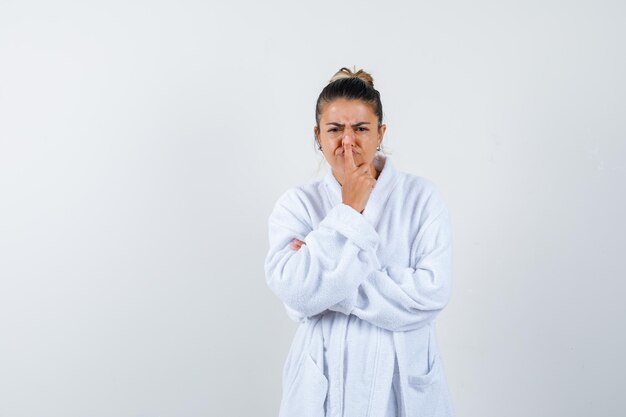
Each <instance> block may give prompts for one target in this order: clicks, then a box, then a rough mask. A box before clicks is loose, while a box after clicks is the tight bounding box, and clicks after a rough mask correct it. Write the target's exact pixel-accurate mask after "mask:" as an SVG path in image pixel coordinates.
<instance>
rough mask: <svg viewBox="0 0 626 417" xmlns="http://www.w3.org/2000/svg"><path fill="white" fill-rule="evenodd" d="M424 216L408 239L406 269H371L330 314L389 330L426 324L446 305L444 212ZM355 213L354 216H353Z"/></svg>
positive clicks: (448, 256)
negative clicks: (339, 313) (410, 240)
mask: <svg viewBox="0 0 626 417" xmlns="http://www.w3.org/2000/svg"><path fill="white" fill-rule="evenodd" d="M438 207H439V209H438V210H437V211H433V214H432V215H429V216H427V218H426V220H425V221H424V223H423V224H422V226H421V227H420V228H419V230H418V232H417V233H416V236H415V237H414V239H413V244H412V247H411V265H410V266H396V265H381V264H380V262H378V259H375V257H376V254H375V253H372V252H366V254H367V256H371V257H373V258H374V259H372V261H373V262H374V264H375V265H376V266H375V268H374V269H373V270H372V271H370V272H369V273H368V275H367V277H366V279H365V281H364V282H363V283H362V284H360V286H359V287H358V288H357V290H356V291H355V292H354V293H353V294H352V295H351V296H350V297H347V298H346V299H345V300H342V301H341V302H339V303H338V304H337V305H336V306H333V307H331V310H335V311H342V312H346V311H347V312H348V313H349V314H354V315H356V316H358V317H360V318H361V319H363V320H365V321H368V322H370V323H372V324H374V325H376V326H378V327H381V328H384V329H387V330H391V331H408V330H414V329H417V328H420V327H422V326H424V325H425V324H427V323H429V322H431V321H432V320H433V319H434V318H435V317H436V316H437V314H438V313H439V312H441V310H443V308H444V307H445V306H446V305H447V304H448V301H449V299H450V295H451V286H452V232H451V226H450V217H449V212H448V210H447V208H446V207H445V206H444V205H443V203H442V202H441V201H439V203H438ZM355 213H356V212H355Z"/></svg>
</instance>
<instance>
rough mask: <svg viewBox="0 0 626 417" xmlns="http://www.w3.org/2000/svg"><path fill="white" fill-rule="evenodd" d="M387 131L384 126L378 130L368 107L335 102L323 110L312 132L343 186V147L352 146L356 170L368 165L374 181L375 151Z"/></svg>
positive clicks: (348, 101) (343, 101) (371, 111)
mask: <svg viewBox="0 0 626 417" xmlns="http://www.w3.org/2000/svg"><path fill="white" fill-rule="evenodd" d="M386 129H387V127H386V126H385V125H381V126H380V127H378V117H377V116H376V114H375V113H374V111H373V109H372V107H371V106H370V105H369V104H368V103H364V102H362V101H360V100H347V99H337V100H334V101H331V102H330V103H327V104H326V105H325V106H323V107H322V112H321V115H320V122H319V129H318V127H317V126H316V127H314V129H313V131H314V133H315V136H316V137H317V140H318V142H319V144H320V145H321V146H322V152H323V153H324V157H325V158H326V161H328V163H329V164H330V166H331V168H332V170H333V173H334V174H335V177H336V178H337V179H338V180H339V182H340V183H342V184H343V178H344V172H343V171H344V159H343V145H344V144H349V145H352V154H353V156H354V161H355V163H356V164H357V166H358V165H361V164H363V163H366V164H368V165H370V166H371V170H370V172H371V174H372V176H373V177H374V176H375V175H376V172H375V170H374V164H373V161H374V157H375V156H376V148H377V147H378V146H379V145H380V144H381V143H382V140H383V136H384V134H385V130H386Z"/></svg>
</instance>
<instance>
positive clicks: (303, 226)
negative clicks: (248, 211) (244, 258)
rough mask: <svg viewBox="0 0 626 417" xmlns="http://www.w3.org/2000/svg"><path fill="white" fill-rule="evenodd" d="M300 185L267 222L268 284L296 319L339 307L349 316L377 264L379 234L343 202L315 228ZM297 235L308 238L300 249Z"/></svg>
mask: <svg viewBox="0 0 626 417" xmlns="http://www.w3.org/2000/svg"><path fill="white" fill-rule="evenodd" d="M311 224H312V223H311V221H310V216H309V214H308V211H307V206H306V204H304V197H303V195H302V194H301V191H300V190H298V188H293V189H290V190H288V191H287V192H286V193H284V194H283V195H282V196H281V197H280V198H279V199H278V201H277V203H276V204H275V205H274V208H273V210H272V213H271V214H270V217H269V220H268V228H269V251H268V253H267V256H266V257H265V263H264V269H265V278H266V282H267V285H268V286H269V288H270V289H271V290H272V292H274V293H275V294H276V295H277V296H278V297H279V298H280V299H281V301H282V302H283V303H284V305H285V308H286V310H287V314H288V315H289V317H290V318H292V319H293V320H294V321H301V320H302V319H303V318H304V317H311V316H314V315H316V314H320V313H323V312H325V311H326V310H329V309H331V307H332V308H333V309H334V311H340V312H342V313H344V314H349V311H348V310H345V309H343V307H344V306H345V308H346V309H347V308H353V306H352V305H349V304H346V303H345V301H344V300H345V299H346V298H348V297H352V294H355V293H356V290H357V288H358V287H359V285H360V284H361V283H363V282H364V280H365V278H366V277H367V276H368V275H370V274H371V273H372V271H373V270H374V268H375V265H376V256H375V253H376V249H377V247H378V242H379V237H378V234H377V233H376V230H375V229H374V227H373V226H372V225H370V224H369V223H367V222H365V223H364V220H363V219H362V216H361V215H360V214H359V213H358V212H357V211H356V210H354V209H353V208H352V207H350V206H348V205H346V204H343V203H340V204H338V205H336V206H335V207H333V208H332V209H331V210H330V211H328V213H327V215H326V217H325V218H324V219H322V221H320V222H319V224H318V226H317V228H315V229H313V228H312V227H311ZM294 238H297V239H299V240H302V241H304V242H305V243H306V244H305V245H302V247H301V248H300V249H299V250H294V249H292V248H291V247H290V244H291V242H292V241H293V239H294Z"/></svg>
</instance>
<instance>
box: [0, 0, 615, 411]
mask: <svg viewBox="0 0 626 417" xmlns="http://www.w3.org/2000/svg"><path fill="white" fill-rule="evenodd" d="M625 12H626V7H625V6H624V3H623V2H620V1H614V2H608V1H591V0H589V1H565V0H560V1H554V0H550V1H545V0H542V1H517V2H511V1H501V0H499V1H485V0H480V1H475V2H463V1H454V2H451V1H428V2H424V1H421V2H413V3H409V2H395V3H394V2H374V1H359V2H336V1H319V2H315V3H311V4H308V3H307V4H305V3H302V4H298V3H296V2H288V1H284V2H255V1H246V2H242V1H240V2H212V1H180V0H177V1H169V2H164V1H160V2H155V1H143V2H137V1H101V2H78V1H76V2H68V1H56V2H44V1H30V2H29V1H23V2H22V1H20V2H17V1H3V2H2V3H0V416H1V417H18V416H29V417H30V416H32V417H35V416H46V417H53V416H54V417H56V416H59V417H74V416H76V417H78V416H81V417H82V416H92V417H98V416H115V417H118V416H137V417H144V416H159V417H170V416H171V417H174V416H186V417H194V416H243V415H255V416H275V415H277V412H278V405H279V401H280V395H281V386H280V384H281V372H282V366H283V362H284V360H285V357H286V354H287V351H288V349H289V345H290V343H291V338H292V336H293V333H294V332H295V329H296V323H295V322H292V321H290V320H289V318H288V317H287V315H286V313H285V311H284V309H283V306H282V304H281V303H280V301H279V299H278V298H277V297H276V296H274V294H273V293H271V292H270V290H269V288H268V287H267V286H266V283H265V277H264V271H263V260H264V257H265V255H266V252H267V249H268V241H267V217H268V215H269V213H270V211H271V209H272V206H273V204H274V202H275V201H276V199H277V198H278V196H279V195H280V194H281V193H282V192H284V191H285V190H286V189H287V188H289V187H292V186H294V185H297V184H301V183H304V182H307V181H310V180H312V179H314V178H317V177H319V176H320V175H322V174H323V172H324V170H325V168H326V166H325V164H326V163H325V161H323V160H322V159H321V158H322V156H321V154H320V153H319V152H318V151H317V150H316V148H315V146H314V142H313V140H314V138H313V125H314V123H315V120H314V104H315V100H316V99H317V95H318V94H319V92H320V91H321V89H322V88H323V87H324V85H325V84H326V83H327V81H328V80H329V78H330V77H331V76H332V75H333V73H334V72H335V71H337V70H338V69H339V68H341V67H343V66H347V67H350V68H352V67H353V66H356V68H357V69H359V68H363V69H365V70H367V71H369V72H371V73H372V75H373V77H374V81H375V85H376V87H377V88H378V89H379V91H380V92H381V94H382V99H383V105H384V111H385V122H386V123H387V126H388V129H387V134H386V136H385V140H384V142H383V144H384V147H385V148H386V149H388V150H390V151H392V152H393V153H392V154H390V157H391V158H394V161H395V163H396V166H397V167H398V169H400V170H402V171H405V172H410V173H413V174H416V175H420V176H424V177H426V178H429V179H431V180H433V181H434V182H435V183H436V184H437V185H438V186H439V187H440V189H441V190H442V192H443V195H444V197H445V199H446V202H447V204H448V206H449V208H450V211H451V214H452V221H453V229H454V250H455V260H454V262H455V264H454V283H453V295H452V299H451V302H450V304H449V305H448V307H447V308H446V309H445V310H444V311H443V312H442V313H441V315H440V316H439V318H438V320H437V329H438V330H437V332H438V337H439V343H440V348H441V352H442V357H443V360H444V362H445V368H446V373H447V378H448V381H449V384H450V390H451V394H452V397H453V401H454V406H455V409H456V411H457V414H458V416H466V417H485V416H509V417H514V416H529V415H531V416H557V415H558V416H565V415H567V416H589V415H593V416H614V415H617V414H620V413H623V412H624V409H626V397H625V396H624V395H622V394H623V386H624V385H623V375H624V374H625V373H626V366H625V360H624V356H623V354H624V352H625V351H626V342H625V335H624V331H623V326H624V317H626V303H624V301H623V297H624V294H625V290H626V285H625V284H624V281H625V278H626V274H625V273H624V250H625V249H626V237H625V236H626V227H625V225H626V223H625V221H624V218H623V216H624V213H626V193H625V192H624V190H625V185H624V183H625V180H626V118H625V117H624V116H625V115H626V104H625V103H626V83H625V82H624V74H626V54H625V53H624V51H625V50H626V45H625V44H626V42H625V41H626V26H624V15H625Z"/></svg>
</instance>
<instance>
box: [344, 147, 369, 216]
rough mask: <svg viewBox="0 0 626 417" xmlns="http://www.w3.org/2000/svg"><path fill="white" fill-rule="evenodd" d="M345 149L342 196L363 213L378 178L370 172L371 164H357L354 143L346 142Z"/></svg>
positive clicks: (348, 203)
mask: <svg viewBox="0 0 626 417" xmlns="http://www.w3.org/2000/svg"><path fill="white" fill-rule="evenodd" d="M343 149H344V152H343V162H344V169H343V173H344V179H343V184H342V185H341V197H342V200H343V203H344V204H347V205H349V206H351V207H352V208H354V209H355V210H356V211H358V212H359V213H363V210H365V205H366V204H367V200H369V198H370V194H371V193H372V189H373V188H374V186H375V185H376V180H375V179H374V178H373V177H372V174H371V173H370V166H369V164H367V163H365V162H364V163H362V164H361V165H359V166H357V164H356V162H355V161H354V156H353V155H352V145H349V144H344V145H343Z"/></svg>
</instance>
